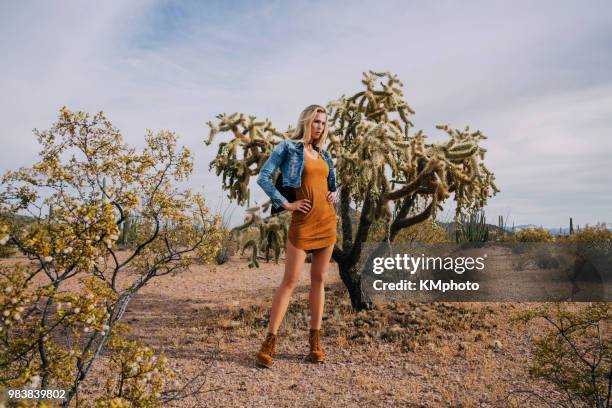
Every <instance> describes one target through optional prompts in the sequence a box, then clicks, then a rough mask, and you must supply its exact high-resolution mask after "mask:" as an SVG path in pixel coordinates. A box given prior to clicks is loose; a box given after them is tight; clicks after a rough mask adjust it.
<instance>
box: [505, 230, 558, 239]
mask: <svg viewBox="0 0 612 408" xmlns="http://www.w3.org/2000/svg"><path fill="white" fill-rule="evenodd" d="M513 240H514V241H516V242H551V241H553V236H552V235H551V233H550V232H549V231H548V230H545V229H544V228H526V229H524V230H520V231H518V232H517V233H516V234H514V236H513Z"/></svg>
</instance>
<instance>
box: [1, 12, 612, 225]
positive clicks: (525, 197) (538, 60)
mask: <svg viewBox="0 0 612 408" xmlns="http://www.w3.org/2000/svg"><path fill="white" fill-rule="evenodd" d="M0 37H1V38H2V41H0V53H1V55H2V58H1V59H0V91H1V93H2V97H1V98H0V119H1V126H0V138H1V139H0V140H1V142H2V147H3V148H2V149H0V173H4V172H5V171H7V170H9V169H16V168H18V167H21V166H29V165H31V164H32V163H34V161H35V160H36V159H37V152H38V145H37V142H36V138H35V137H34V135H33V133H32V130H33V129H34V128H37V129H41V130H42V129H46V128H49V127H50V126H51V124H52V123H54V122H55V120H56V118H57V115H58V112H59V109H60V108H61V107H62V106H64V105H66V106H68V107H69V108H70V109H71V110H85V111H89V112H92V113H94V112H98V111H100V110H102V111H104V112H105V114H106V115H107V117H108V118H109V119H110V120H111V122H112V123H113V124H114V125H115V126H117V127H118V128H119V129H120V130H121V131H122V134H123V137H124V140H125V141H126V142H127V143H129V144H131V145H133V146H136V147H141V146H142V145H143V141H144V134H145V131H146V129H152V130H153V131H159V130H163V129H167V130H172V131H174V132H176V133H177V134H178V135H179V143H180V144H182V145H185V146H186V147H188V148H190V150H191V151H192V152H193V153H194V155H195V167H194V174H193V176H192V177H191V182H190V186H191V187H192V188H193V189H194V190H196V191H202V192H203V193H204V195H205V197H206V200H207V202H208V205H209V207H210V208H211V209H213V210H214V209H221V210H225V209H228V210H229V211H228V212H226V214H232V217H231V219H230V220H229V224H230V225H237V224H240V223H241V221H242V219H243V217H244V211H243V209H242V208H239V207H237V206H236V205H235V204H234V203H231V202H229V200H228V199H227V197H225V193H224V192H223V191H222V190H221V183H220V179H219V178H218V177H217V176H215V174H214V173H211V172H209V170H208V164H209V163H210V161H211V160H212V159H213V157H214V154H215V153H216V143H217V142H218V141H221V140H227V139H228V138H229V136H227V137H225V138H224V137H221V138H219V139H216V142H215V143H214V144H213V145H211V146H206V145H205V144H204V143H203V141H204V139H205V138H206V137H207V136H208V127H207V126H206V122H207V121H209V120H214V118H215V116H216V115H217V114H219V113H222V112H227V113H231V112H244V113H247V114H252V115H256V116H257V117H260V118H269V119H271V120H272V122H273V124H274V125H275V126H276V127H277V128H278V129H282V130H284V129H286V128H287V127H288V126H289V125H291V124H295V122H296V121H297V117H298V115H299V113H300V111H301V110H302V109H303V108H304V107H305V106H307V105H310V104H312V103H319V104H326V103H327V102H329V101H330V100H333V99H336V98H338V97H340V96H341V95H343V94H346V95H348V94H353V93H355V92H358V91H359V90H361V78H362V73H363V72H364V71H367V70H375V71H391V72H393V73H395V74H397V75H398V76H399V77H400V79H401V80H402V81H403V83H404V94H405V98H406V100H407V101H408V103H409V104H410V105H411V106H412V107H413V108H414V109H415V111H416V115H415V116H414V117H413V118H412V119H413V120H412V121H413V123H414V124H415V128H416V129H423V131H424V132H425V133H426V134H427V135H428V140H429V141H432V142H435V141H443V140H445V134H444V133H443V132H442V131H439V130H437V129H436V128H435V125H437V124H448V125H450V126H452V127H456V128H463V127H465V126H466V125H469V126H470V128H471V129H480V130H481V131H482V132H483V133H484V134H485V135H487V136H488V139H487V140H486V141H484V142H483V146H484V147H485V148H486V149H487V156H486V158H485V163H486V165H487V167H488V168H489V169H490V170H492V171H493V172H494V173H495V175H496V178H497V185H498V187H499V188H500V189H501V193H499V194H498V195H497V196H495V197H494V198H492V199H491V200H490V202H489V205H488V206H487V208H486V213H487V217H488V219H489V221H490V222H493V223H497V216H498V215H503V216H505V217H507V219H508V220H509V221H510V224H512V223H514V224H516V225H520V224H535V225H542V226H546V227H559V226H567V225H568V224H569V217H573V219H574V223H575V224H580V225H584V224H587V223H588V224H594V223H596V222H598V221H603V222H609V223H612V160H610V157H612V3H611V2H609V1H590V2H578V1H537V2H531V1H496V2H488V1H442V0H440V1H432V2H417V1H397V2H395V1H379V2H371V1H327V2H324V1H307V2H306V1H291V2H282V1H271V2H256V1H232V2H222V1H218V2H216V1H205V2H200V1H192V2H180V1H172V2H170V1H139V0H136V1H129V2H126V1H120V0H117V1H114V0H109V1H105V2H95V3H94V2H83V1H61V2H46V1H28V2H2V3H0ZM251 190H252V195H251V197H252V199H253V200H254V201H258V202H259V203H262V202H264V201H266V199H267V197H266V196H265V194H264V193H263V191H262V190H261V189H260V188H259V187H258V186H257V184H256V183H255V180H252V183H251ZM445 208H446V211H445V214H446V215H443V217H444V216H446V217H447V218H448V217H450V216H451V215H449V214H452V211H453V206H452V203H449V205H447V206H446V207H445Z"/></svg>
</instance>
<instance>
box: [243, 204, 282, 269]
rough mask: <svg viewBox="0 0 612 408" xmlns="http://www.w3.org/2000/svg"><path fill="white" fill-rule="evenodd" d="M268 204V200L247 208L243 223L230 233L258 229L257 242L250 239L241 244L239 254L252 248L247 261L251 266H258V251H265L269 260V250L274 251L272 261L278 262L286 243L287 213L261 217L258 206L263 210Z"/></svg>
mask: <svg viewBox="0 0 612 408" xmlns="http://www.w3.org/2000/svg"><path fill="white" fill-rule="evenodd" d="M269 205H270V202H269V201H268V202H267V203H265V204H264V205H262V206H261V207H259V206H258V207H252V208H249V209H247V210H246V213H247V215H246V217H245V220H244V223H243V224H242V225H239V226H238V227H235V228H234V229H233V230H232V233H234V234H236V235H240V234H244V233H245V232H247V231H250V230H253V229H256V230H258V232H259V236H258V238H259V242H255V240H253V239H250V240H248V241H247V242H246V243H245V244H244V245H243V247H242V250H241V254H244V251H245V250H247V249H248V248H251V249H252V253H251V262H250V263H249V267H251V268H252V267H259V261H258V260H257V257H258V253H259V251H261V252H263V253H265V258H266V261H269V260H270V251H274V262H276V263H278V260H279V259H280V254H281V251H282V249H283V248H284V247H285V245H286V244H287V236H288V235H287V232H288V231H287V226H288V222H289V219H290V216H289V213H287V212H286V211H285V212H282V213H279V214H276V215H273V216H271V217H267V218H262V217H261V216H260V215H259V214H258V211H259V210H260V208H261V209H263V210H264V211H265V210H266V208H268V206H269Z"/></svg>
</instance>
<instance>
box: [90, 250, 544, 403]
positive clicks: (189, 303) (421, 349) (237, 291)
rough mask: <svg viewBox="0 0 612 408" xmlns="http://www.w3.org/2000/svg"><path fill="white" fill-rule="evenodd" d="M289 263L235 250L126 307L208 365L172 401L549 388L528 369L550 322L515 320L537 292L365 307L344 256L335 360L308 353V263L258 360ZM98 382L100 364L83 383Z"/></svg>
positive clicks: (330, 318)
mask: <svg viewBox="0 0 612 408" xmlns="http://www.w3.org/2000/svg"><path fill="white" fill-rule="evenodd" d="M283 268H284V266H283V264H282V262H281V263H280V264H278V265H277V264H274V263H269V264H268V263H265V262H262V264H261V267H260V268H259V269H249V268H248V267H247V261H246V260H244V259H238V258H236V257H234V258H233V259H232V260H230V261H229V262H228V263H226V264H224V265H221V266H217V265H210V266H194V267H192V268H191V269H190V270H189V271H188V272H186V273H183V274H181V275H180V276H176V277H170V276H167V277H160V278H158V279H157V280H156V281H154V282H153V283H152V284H150V285H148V286H146V287H145V288H143V290H142V291H141V292H140V293H139V294H138V296H137V297H136V298H135V299H134V300H133V301H132V303H131V304H130V306H129V308H128V311H127V313H126V315H125V318H124V321H125V322H127V323H129V326H130V330H131V335H132V337H134V338H137V339H141V340H143V341H146V342H147V343H148V344H149V345H150V346H152V347H153V348H154V350H155V351H156V352H163V353H164V354H165V355H166V356H167V358H168V359H169V361H170V364H171V366H172V367H173V368H174V369H175V370H176V371H177V373H178V374H179V380H180V381H182V382H183V383H184V382H186V381H188V380H189V379H192V378H194V377H196V376H199V377H198V381H200V383H201V384H202V385H203V386H202V388H201V392H200V393H199V394H198V395H194V396H192V397H189V398H185V399H182V400H180V401H176V402H173V403H172V404H170V405H169V406H174V407H233V406H240V407H246V406H248V407H268V406H275V407H289V406H298V407H301V406H309V407H312V406H315V407H329V406H334V407H351V406H403V407H438V406H444V407H446V406H452V407H505V406H531V405H532V404H526V403H524V402H521V400H520V399H519V398H518V397H516V394H514V393H515V392H516V391H517V390H536V391H539V392H541V391H543V390H544V388H542V387H544V385H543V384H538V383H536V382H534V381H533V380H531V379H529V377H528V359H529V357H530V353H531V342H532V338H533V336H535V335H537V333H539V332H541V331H542V329H543V327H544V326H543V325H539V324H537V323H535V324H530V325H529V326H527V327H526V326H523V325H521V324H520V323H513V322H512V317H513V316H515V315H516V314H517V313H518V312H519V311H521V310H524V309H526V308H529V307H533V306H534V304H525V303H428V304H427V303H414V302H403V303H388V304H377V305H376V307H375V308H374V310H371V311H368V312H360V313H354V312H352V311H351V308H350V301H349V298H348V294H347V293H346V290H345V289H344V286H343V285H342V283H341V281H340V278H339V274H338V270H337V267H336V265H335V264H334V263H332V264H331V265H330V269H329V271H328V272H327V273H326V306H325V313H324V317H323V319H324V321H323V327H322V345H323V348H324V350H325V353H326V362H325V364H322V365H313V364H310V363H308V362H306V361H305V360H304V357H305V356H306V354H307V351H308V329H309V311H308V290H309V268H310V265H309V264H306V265H305V266H304V270H303V271H302V275H301V282H300V285H299V286H298V288H297V289H296V291H295V292H294V296H293V300H292V303H291V304H290V305H289V310H288V312H287V315H286V316H285V319H284V321H283V324H282V325H281V328H280V330H279V339H278V342H277V346H276V353H277V354H276V356H275V363H274V366H273V367H272V368H271V369H260V368H256V366H255V361H254V359H255V355H256V353H257V351H258V349H259V347H260V344H261V342H262V341H263V339H264V337H265V334H266V326H267V317H268V313H269V307H270V305H271V301H272V296H273V294H274V290H275V288H276V287H277V286H278V284H279V283H280V281H281V278H282V274H283ZM97 388H98V385H97V381H96V376H95V373H94V375H93V376H92V377H91V378H90V379H89V381H88V383H87V384H84V387H83V389H84V390H87V389H89V390H91V391H92V392H94V391H95V390H96V389H97ZM548 395H549V396H550V395H551V394H550V393H548Z"/></svg>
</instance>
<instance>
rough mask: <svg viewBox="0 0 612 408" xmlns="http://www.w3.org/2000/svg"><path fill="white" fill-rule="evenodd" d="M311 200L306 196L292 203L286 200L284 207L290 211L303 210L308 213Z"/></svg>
mask: <svg viewBox="0 0 612 408" xmlns="http://www.w3.org/2000/svg"><path fill="white" fill-rule="evenodd" d="M310 207H311V204H310V200H308V199H307V198H304V199H303V200H297V201H294V202H292V203H290V202H285V203H283V208H284V209H286V210H289V211H301V212H303V213H304V214H307V213H308V211H310Z"/></svg>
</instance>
